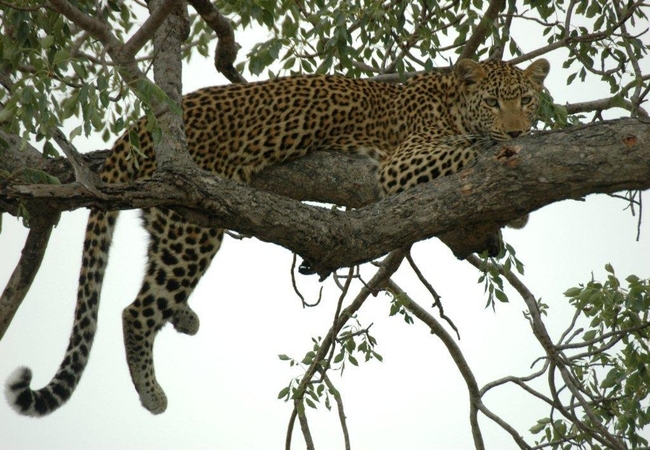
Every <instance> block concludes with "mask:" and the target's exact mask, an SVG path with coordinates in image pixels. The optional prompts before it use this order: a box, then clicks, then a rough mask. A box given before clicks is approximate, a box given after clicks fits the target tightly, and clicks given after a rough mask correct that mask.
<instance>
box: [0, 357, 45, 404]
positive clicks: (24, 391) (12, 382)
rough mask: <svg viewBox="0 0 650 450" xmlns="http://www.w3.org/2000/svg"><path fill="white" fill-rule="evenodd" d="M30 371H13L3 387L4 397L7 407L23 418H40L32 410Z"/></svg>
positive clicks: (21, 369) (27, 369)
mask: <svg viewBox="0 0 650 450" xmlns="http://www.w3.org/2000/svg"><path fill="white" fill-rule="evenodd" d="M31 382H32V371H31V369H30V368H29V367H19V368H17V369H16V370H14V371H13V372H12V373H11V375H9V378H8V379H7V383H6V385H5V397H6V398H7V402H8V403H9V405H10V406H11V407H12V408H13V409H14V410H15V411H16V412H18V414H21V415H23V416H40V415H41V414H39V413H38V412H36V411H35V410H34V408H33V404H34V401H33V393H32V390H31V388H30V384H31Z"/></svg>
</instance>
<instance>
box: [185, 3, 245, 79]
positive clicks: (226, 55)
mask: <svg viewBox="0 0 650 450" xmlns="http://www.w3.org/2000/svg"><path fill="white" fill-rule="evenodd" d="M188 1H189V3H190V4H191V5H192V6H193V7H194V9H195V10H196V12H198V13H199V14H200V15H201V17H202V18H203V20H205V23H207V24H208V25H209V26H210V28H212V29H213V30H214V32H215V33H216V34H217V38H218V39H219V41H218V43H217V48H216V50H215V53H214V65H215V67H216V68H217V70H218V71H219V72H221V73H222V74H224V75H225V77H226V78H228V79H229V80H230V81H231V82H233V83H245V82H246V79H245V78H244V77H243V76H242V75H241V74H240V73H239V72H237V69H235V66H234V65H233V64H234V62H235V60H236V59H237V52H238V51H239V49H240V46H239V44H238V43H237V42H236V41H235V32H234V31H233V29H232V24H231V23H230V21H229V20H228V19H227V18H226V17H224V16H223V15H222V14H221V12H219V10H218V9H217V8H216V7H215V6H214V5H213V4H212V2H210V1H209V0H188Z"/></svg>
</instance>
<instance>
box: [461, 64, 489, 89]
mask: <svg viewBox="0 0 650 450" xmlns="http://www.w3.org/2000/svg"><path fill="white" fill-rule="evenodd" d="M456 75H457V76H458V78H460V79H461V80H462V81H463V82H464V83H465V85H466V86H471V85H473V84H476V83H478V82H479V81H480V80H481V78H483V77H484V76H485V70H484V69H483V67H482V66H481V65H480V64H479V63H477V62H476V61H472V60H471V59H461V60H460V61H458V63H457V64H456Z"/></svg>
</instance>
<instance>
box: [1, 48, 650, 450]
mask: <svg viewBox="0 0 650 450" xmlns="http://www.w3.org/2000/svg"><path fill="white" fill-rule="evenodd" d="M247 37H250V38H251V40H254V36H247ZM238 38H239V41H240V42H241V43H244V42H242V41H243V37H241V36H239V37H238ZM244 55H245V52H242V53H241V57H244ZM555 57H556V58H557V59H559V60H560V61H561V60H562V59H561V56H560V55H559V54H556V55H555ZM552 58H553V55H551V56H550V57H549V59H552ZM557 59H556V60H552V61H551V62H552V72H551V75H550V76H549V79H548V82H547V86H548V87H549V89H550V90H551V92H552V93H553V95H554V98H555V99H556V101H557V102H562V103H563V102H565V101H567V102H573V101H580V100H584V99H588V98H591V99H594V98H599V96H598V95H595V96H594V95H593V93H594V91H593V89H592V88H591V87H589V88H587V87H586V86H583V85H580V84H574V85H573V86H571V88H570V89H569V88H567V87H566V86H565V81H564V80H565V77H566V74H565V73H563V72H562V71H561V70H560V67H559V66H560V63H558V62H556V61H557ZM190 70H191V72H190ZM197 74H200V75H198V76H197ZM223 82H224V81H222V79H221V78H217V76H216V75H214V71H213V68H212V65H211V63H210V61H200V62H199V61H197V64H195V65H193V66H192V68H191V69H189V70H188V71H187V77H186V80H185V88H186V91H189V90H192V89H195V88H197V87H201V86H207V85H212V84H217V83H219V84H220V83H223ZM606 95H608V92H607V91H606V90H605V91H604V92H603V94H602V95H601V96H606ZM75 144H77V145H78V146H80V147H84V144H83V143H82V142H81V140H76V141H75ZM96 147H98V145H97V144H96V142H95V144H92V143H90V144H88V148H96ZM624 207H625V204H624V203H623V202H621V201H616V200H614V199H611V198H607V197H605V196H590V197H588V198H587V199H586V201H584V202H582V201H567V202H562V203H560V204H554V205H551V206H548V207H546V208H543V209H542V210H540V211H538V212H536V213H534V214H533V215H532V218H531V221H530V223H529V225H528V226H527V227H526V228H525V229H524V230H521V231H513V230H506V231H505V238H506V240H507V241H508V242H509V243H511V244H512V245H513V246H514V247H515V248H516V250H517V256H518V257H519V258H520V259H521V260H522V261H523V262H524V263H525V265H526V276H525V277H524V281H525V283H526V284H527V285H528V287H529V288H530V289H531V290H532V291H533V293H534V294H535V295H536V296H537V297H542V298H543V300H544V301H545V302H546V303H547V304H549V305H550V306H551V309H550V314H549V317H548V319H547V321H546V323H547V326H548V328H549V331H550V332H551V333H552V336H553V337H554V338H556V339H557V337H558V336H559V335H560V333H561V332H562V331H563V330H564V328H565V327H566V326H567V325H568V323H569V319H570V317H571V314H572V311H571V308H569V307H567V300H566V299H565V298H564V297H563V295H562V292H564V291H565V290H566V289H567V288H569V287H572V286H576V285H577V284H578V283H585V282H587V281H588V280H589V279H590V277H591V276H592V273H593V275H594V277H595V278H597V279H603V278H604V270H603V266H604V265H605V264H606V263H611V264H612V265H613V266H614V268H615V269H616V271H617V273H618V274H619V275H620V276H621V278H624V277H625V276H627V275H628V274H631V273H634V274H636V275H638V276H640V277H643V278H647V277H650V260H649V258H648V255H649V254H650V244H649V243H650V240H649V235H650V225H648V220H647V218H646V220H645V221H644V223H643V226H642V233H641V241H640V242H636V241H635V237H636V220H637V219H636V218H635V217H631V215H630V214H629V212H628V211H623V208H624ZM86 216H87V213H86V211H75V212H73V213H68V214H64V215H63V218H62V219H61V222H60V224H59V226H58V227H57V228H56V229H55V231H54V233H53V236H52V240H51V243H50V247H49V248H48V252H47V255H46V257H45V260H44V262H43V265H42V267H41V270H40V273H39V276H38V277H37V279H36V281H35V282H34V285H33V287H32V290H31V292H30V293H29V295H28V296H27V298H26V299H25V301H24V303H23V305H22V306H21V309H20V310H19V311H18V313H17V315H16V317H15V319H14V321H13V323H12V326H11V327H10V329H9V330H8V332H7V334H6V335H5V337H4V339H3V340H2V342H1V343H0V380H5V379H6V378H7V376H8V375H9V374H10V373H11V372H12V371H13V370H14V369H15V368H16V367H18V366H19V365H27V366H29V367H31V368H32V369H33V371H34V381H33V383H32V386H33V387H34V388H39V387H41V386H43V385H45V384H46V383H47V382H48V381H49V380H50V378H51V377H52V376H53V374H54V373H55V371H56V369H57V367H58V365H59V363H60V362H61V358H62V355H63V353H64V351H65V347H66V345H67V342H68V335H69V332H70V329H71V323H72V319H73V311H74V302H75V295H76V288H77V286H76V282H77V277H78V270H79V264H80V255H81V246H82V240H83V230H84V227H85V219H86ZM136 217H137V215H136V213H134V212H127V213H123V214H122V216H121V220H120V222H119V225H118V230H117V232H116V236H115V239H114V244H113V248H112V252H111V260H110V264H109V268H108V272H107V276H106V281H105V287H104V291H103V295H102V305H101V309H100V315H99V329H98V332H97V337H96V340H95V344H94V347H93V350H92V355H91V358H90V362H89V364H88V367H87V369H86V371H85V373H84V376H83V378H82V380H81V382H80V384H79V387H78V388H77V390H76V392H75V393H74V395H73V396H72V398H71V400H70V401H69V402H68V403H67V404H66V405H65V406H64V407H62V408H61V409H60V410H58V411H56V412H55V413H54V414H52V415H51V416H49V417H45V418H41V419H31V418H25V417H20V416H18V415H17V414H15V413H14V412H13V410H11V409H10V408H9V406H8V405H7V404H6V403H4V402H0V441H1V442H2V448H3V449H4V448H7V449H41V448H48V449H77V448H78V449H82V448H83V449H116V448H120V449H143V448H156V449H167V448H168V449H178V448H192V449H202V448H211V449H223V450H226V449H237V450H244V449H254V450H257V449H267V448H281V447H282V446H283V445H284V437H285V433H286V427H287V423H288V419H289V416H290V413H291V407H292V405H291V404H286V403H284V402H283V401H280V400H277V394H278V392H279V391H280V389H282V388H283V387H284V386H286V385H287V384H288V382H289V380H290V379H291V378H292V377H294V376H298V375H300V373H301V372H300V371H299V369H295V368H289V366H288V364H287V363H285V362H282V361H280V360H279V359H278V358H277V355H278V354H281V353H286V354H288V355H290V356H293V357H295V358H297V359H300V358H301V357H302V355H304V353H305V352H306V351H308V350H310V349H311V337H312V336H323V335H324V334H325V333H326V332H327V330H328V329H329V326H330V324H331V321H332V315H333V314H334V309H335V306H336V305H335V302H336V298H337V295H336V294H337V293H336V290H335V288H334V287H333V285H332V284H331V283H328V284H326V287H325V295H324V300H323V302H322V303H321V305H320V306H319V307H317V308H314V309H308V310H304V309H302V307H301V305H300V301H299V299H298V298H297V297H296V296H295V294H294V293H293V291H292V288H291V281H290V278H289V268H290V264H291V255H290V253H289V252H288V251H286V250H284V249H282V248H280V247H277V246H274V245H270V244H263V243H260V242H258V241H256V240H246V241H234V240H232V239H230V238H228V239H227V241H226V242H225V243H224V246H223V249H222V250H221V252H220V253H219V255H218V256H217V257H216V259H215V261H214V262H213V264H212V266H211V269H210V270H209V272H208V274H207V275H206V276H205V277H204V279H203V281H202V282H201V284H200V285H199V287H198V288H197V290H196V292H195V293H194V295H193V296H192V299H191V306H192V308H193V309H194V310H195V311H196V312H197V313H198V315H199V317H200V319H201V329H200V331H199V333H198V334H197V335H196V336H194V337H188V336H185V335H181V334H178V333H176V332H175V331H173V329H172V328H171V327H167V328H165V329H164V330H163V331H162V332H161V333H160V334H159V336H158V339H157V343H156V349H155V361H156V371H157V375H158V379H159V381H160V383H161V385H162V386H163V388H164V389H165V391H166V393H167V396H168V400H169V406H168V409H167V411H166V412H165V413H164V414H162V415H160V416H152V415H151V414H150V413H149V412H148V411H146V410H145V409H144V408H142V407H141V406H140V402H139V399H138V396H137V394H136V392H135V390H134V388H133V387H132V385H131V380H130V377H129V374H128V369H127V365H126V361H125V357H124V350H123V345H122V330H121V311H122V309H123V308H124V307H126V306H127V305H128V304H129V303H130V302H131V301H132V300H133V299H134V298H135V295H136V293H137V290H138V288H139V285H140V281H141V277H142V272H143V267H144V258H145V246H146V236H145V233H144V231H143V230H142V229H141V228H140V227H139V226H138V223H137V219H136ZM25 236H26V231H25V230H24V229H23V228H22V226H21V225H20V224H19V223H18V222H17V221H16V220H15V219H13V218H12V217H10V216H7V215H5V216H4V217H3V233H2V234H0V255H2V258H1V259H0V285H1V286H4V284H5V283H6V280H7V279H8V277H9V275H10V273H11V271H12V270H13V268H14V267H15V263H16V261H17V260H18V257H19V255H20V250H21V248H22V245H23V242H24V239H25ZM413 254H414V258H415V260H416V262H418V263H419V265H420V267H421V269H422V271H423V272H424V273H425V275H426V276H427V277H428V279H429V280H430V281H431V283H432V284H433V285H434V287H435V288H436V290H437V291H438V292H439V293H440V294H441V295H442V297H443V303H444V306H445V311H446V313H447V315H448V316H449V317H451V318H452V319H453V321H454V322H455V324H456V325H457V326H458V327H459V329H460V332H461V336H462V340H461V341H460V346H461V348H462V349H463V351H464V352H465V356H466V358H467V360H468V361H469V364H470V366H471V367H472V368H473V369H474V371H475V374H476V377H477V379H478V382H479V384H480V385H483V384H485V383H487V382H489V381H492V380H494V379H496V378H500V377H502V376H505V375H510V374H513V375H524V374H527V373H529V372H530V369H529V367H530V364H531V363H532V362H533V361H534V360H535V359H536V358H537V357H539V356H541V355H542V351H541V348H540V346H539V344H537V343H536V341H534V339H533V338H532V335H531V332H530V330H529V326H528V324H527V322H526V320H525V319H524V317H523V315H522V311H523V310H524V309H525V305H524V304H523V302H522V301H521V300H520V299H519V298H518V297H517V296H516V295H515V293H514V292H510V291H509V294H510V299H511V303H509V304H499V305H497V311H496V313H494V312H493V311H492V310H491V309H485V308H484V305H485V297H484V295H483V291H482V289H483V288H482V286H481V285H478V284H476V280H477V278H478V273H477V272H476V270H474V269H473V267H471V266H470V265H469V264H468V263H465V262H461V261H457V260H456V259H455V258H454V257H453V255H452V254H451V252H450V251H449V250H448V249H447V248H446V247H444V246H443V245H442V244H440V242H439V241H438V240H437V239H431V240H428V241H425V242H421V243H419V244H417V245H415V247H414V250H413ZM365 273H366V274H370V273H371V272H370V271H369V270H366V272H365ZM396 281H397V282H398V283H399V284H400V285H401V286H402V287H403V288H405V289H406V290H407V292H408V293H409V294H410V295H411V296H412V297H413V298H414V299H415V300H416V301H418V302H419V303H420V304H422V305H423V306H429V305H430V304H431V299H430V297H429V296H428V294H427V293H426V292H425V291H424V290H423V289H422V288H421V287H420V286H419V284H418V282H417V281H416V279H415V277H414V275H413V273H412V272H411V271H410V270H409V269H408V268H407V267H404V268H403V269H402V270H401V271H400V272H399V273H398V275H397V278H396ZM299 283H300V286H301V287H302V290H303V293H305V294H306V295H308V296H311V298H313V299H315V297H316V296H317V292H318V284H317V283H316V282H315V280H314V279H313V278H304V277H303V278H300V279H299ZM327 294H329V295H327ZM308 298H309V297H308ZM388 311H389V299H388V297H387V296H385V295H383V294H381V295H379V296H377V297H376V298H372V299H370V300H368V302H367V303H366V305H365V306H364V307H363V308H362V310H361V312H360V315H359V318H360V320H361V322H362V323H363V324H364V325H368V324H370V323H373V324H374V325H373V326H372V329H371V331H372V334H373V335H374V336H375V337H376V338H377V340H378V343H379V347H378V348H377V351H378V352H379V353H381V354H382V355H383V356H384V362H383V363H378V362H377V361H372V362H370V363H367V364H362V365H361V367H359V368H356V367H352V366H350V365H348V368H347V369H346V371H345V374H344V376H343V378H339V377H338V376H337V375H336V374H332V375H331V376H332V381H333V382H334V383H335V385H336V386H337V388H338V389H339V390H340V392H341V393H342V395H343V399H344V402H345V409H346V415H347V417H348V426H349V430H350V434H351V439H352V446H353V448H355V449H380V448H381V449H384V448H385V449H388V448H400V449H409V450H419V449H432V448H434V449H459V450H462V449H472V448H474V447H473V443H472V438H471V433H470V427H469V421H468V395H467V392H466V389H465V385H464V383H463V381H462V378H461V377H460V376H459V374H458V371H457V369H456V368H455V366H454V365H453V363H452V361H451V359H450V357H449V356H448V355H447V354H446V352H445V350H444V348H443V346H442V345H441V344H440V342H439V341H438V340H437V339H436V338H435V337H434V336H432V335H431V334H430V333H429V332H428V330H427V328H426V327H424V326H423V325H421V324H416V325H414V326H408V325H406V324H404V322H403V320H402V319H401V318H400V317H388ZM486 402H487V404H488V406H489V407H491V408H492V409H493V411H494V412H496V413H497V414H499V415H501V416H502V417H503V418H504V419H506V420H507V421H508V422H510V423H511V424H512V425H514V426H515V427H516V428H517V429H518V430H519V431H520V432H521V433H522V434H524V436H525V437H526V438H529V436H528V435H527V434H526V433H527V430H528V428H530V427H531V426H532V425H534V423H535V421H536V420H537V419H539V418H541V417H543V416H545V415H546V413H547V409H546V407H545V406H544V405H540V403H539V402H536V401H534V400H531V399H530V398H528V397H524V396H523V395H522V393H521V392H520V391H517V390H515V389H514V388H510V387H506V388H501V389H499V390H497V391H494V393H493V394H492V395H490V396H488V397H487V398H486ZM309 419H310V426H311V429H312V432H313V435H314V438H315V442H316V446H317V448H319V449H332V448H342V436H341V432H340V428H339V426H338V422H337V421H338V419H337V416H336V413H335V412H327V411H326V410H325V409H324V408H323V407H322V408H320V409H319V410H318V411H316V412H314V411H309ZM481 424H482V425H483V426H484V427H483V430H484V435H485V439H486V444H487V447H488V448H499V449H504V448H514V444H513V443H512V441H511V440H510V438H509V436H507V435H506V434H505V433H504V432H503V431H500V430H498V429H497V428H496V427H494V426H493V425H492V424H491V423H490V422H489V421H488V420H487V419H485V418H482V419H481ZM298 428H299V427H298V425H297V424H296V430H297V429H298ZM646 437H649V438H650V432H647V433H646ZM294 448H304V444H303V442H302V437H301V436H299V435H298V434H297V433H296V434H295V437H294Z"/></svg>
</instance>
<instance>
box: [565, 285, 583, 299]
mask: <svg viewBox="0 0 650 450" xmlns="http://www.w3.org/2000/svg"><path fill="white" fill-rule="evenodd" d="M581 292H582V289H580V288H577V287H572V288H570V289H567V290H566V291H565V292H564V296H565V297H571V298H576V297H577V296H579V295H580V293H581Z"/></svg>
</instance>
